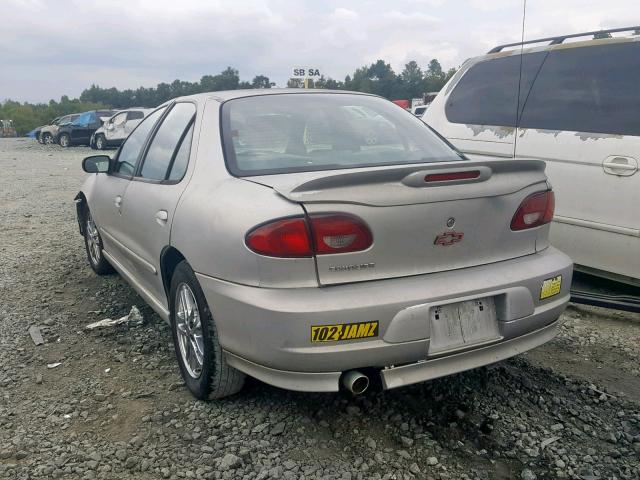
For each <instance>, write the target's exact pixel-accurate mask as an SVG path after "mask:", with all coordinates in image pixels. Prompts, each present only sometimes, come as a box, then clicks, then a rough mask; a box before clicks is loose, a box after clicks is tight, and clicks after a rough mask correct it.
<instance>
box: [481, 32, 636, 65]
mask: <svg viewBox="0 0 640 480" xmlns="http://www.w3.org/2000/svg"><path fill="white" fill-rule="evenodd" d="M633 42H640V35H629V36H624V37H611V38H598V39H593V38H591V39H587V40H579V41H572V42H567V43H558V44H547V45H538V46H533V47H525V48H522V49H521V47H520V46H516V45H513V46H509V49H508V50H501V51H499V52H493V53H492V52H489V53H486V54H484V55H479V56H478V57H473V58H472V59H470V60H479V59H492V58H501V57H509V56H512V55H520V53H523V54H524V53H535V52H549V51H554V50H567V49H572V48H586V47H595V46H600V45H610V44H621V43H633Z"/></svg>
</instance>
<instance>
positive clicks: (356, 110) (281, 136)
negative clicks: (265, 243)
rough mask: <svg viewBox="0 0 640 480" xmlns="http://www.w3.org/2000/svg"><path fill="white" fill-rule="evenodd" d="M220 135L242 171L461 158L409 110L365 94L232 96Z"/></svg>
mask: <svg viewBox="0 0 640 480" xmlns="http://www.w3.org/2000/svg"><path fill="white" fill-rule="evenodd" d="M222 137H223V142H224V149H225V157H226V161H227V167H228V169H229V171H230V172H231V173H232V174H234V175H237V176H251V175H267V174H274V173H292V172H303V171H316V170H331V169H340V168H357V167H369V166H377V165H401V164H410V163H428V162H447V161H456V160H460V159H461V158H463V157H462V155H461V154H460V153H458V152H457V151H455V150H454V149H453V147H451V146H450V145H449V144H447V143H446V142H445V141H444V140H443V139H441V138H440V137H439V136H438V135H437V134H435V133H434V132H433V131H432V130H431V129H430V128H429V127H428V126H427V125H425V124H424V123H423V122H422V121H420V120H418V119H417V118H416V117H414V116H413V115H411V114H410V113H409V112H406V111H405V110H403V109H402V108H400V107H398V106H397V105H394V104H393V103H391V102H389V101H387V100H384V99H381V98H378V97H373V96H366V95H350V94H330V93H309V94H282V95H264V96H255V97H245V98H237V99H234V100H229V101H227V102H225V103H224V104H223V106H222Z"/></svg>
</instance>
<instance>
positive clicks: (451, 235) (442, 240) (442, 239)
mask: <svg viewBox="0 0 640 480" xmlns="http://www.w3.org/2000/svg"><path fill="white" fill-rule="evenodd" d="M463 238H464V233H462V232H444V233H441V234H440V235H438V236H437V237H436V239H435V240H434V241H433V244H434V245H442V246H443V247H448V246H450V245H453V244H454V243H458V242H459V241H461V240H462V239H463Z"/></svg>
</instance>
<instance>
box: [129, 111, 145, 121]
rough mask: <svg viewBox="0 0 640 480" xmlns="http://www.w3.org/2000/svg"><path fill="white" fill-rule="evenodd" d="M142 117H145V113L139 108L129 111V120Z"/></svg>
mask: <svg viewBox="0 0 640 480" xmlns="http://www.w3.org/2000/svg"><path fill="white" fill-rule="evenodd" d="M141 118H144V113H142V112H140V111H138V110H132V111H130V112H128V113H127V120H140V119H141Z"/></svg>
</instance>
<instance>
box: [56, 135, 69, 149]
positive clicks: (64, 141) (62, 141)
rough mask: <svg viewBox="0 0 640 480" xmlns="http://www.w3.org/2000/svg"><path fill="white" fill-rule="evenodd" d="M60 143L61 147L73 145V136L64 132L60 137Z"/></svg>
mask: <svg viewBox="0 0 640 480" xmlns="http://www.w3.org/2000/svg"><path fill="white" fill-rule="evenodd" d="M58 145H60V146H61V147H64V148H67V147H70V146H71V137H69V134H68V133H63V134H62V135H60V137H59V138H58Z"/></svg>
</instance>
